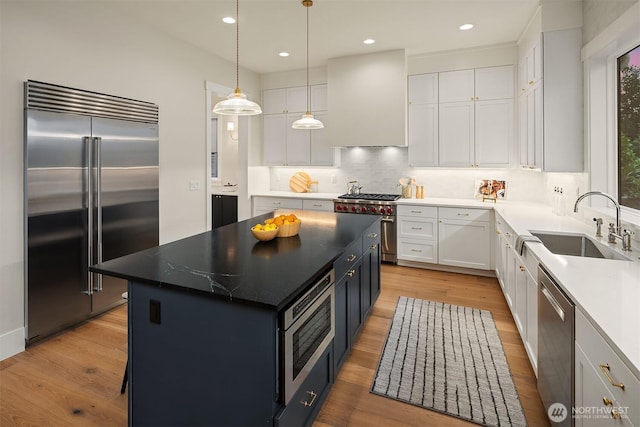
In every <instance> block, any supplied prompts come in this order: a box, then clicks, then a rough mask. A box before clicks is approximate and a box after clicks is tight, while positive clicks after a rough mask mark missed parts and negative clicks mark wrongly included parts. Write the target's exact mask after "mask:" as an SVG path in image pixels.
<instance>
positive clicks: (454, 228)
mask: <svg viewBox="0 0 640 427" xmlns="http://www.w3.org/2000/svg"><path fill="white" fill-rule="evenodd" d="M489 232H490V230H489V223H488V222H481V221H460V220H453V219H443V220H440V223H439V230H438V236H439V241H438V261H439V263H440V264H442V265H451V266H455V267H468V268H475V269H482V270H489V269H490V268H491V246H490V244H491V240H490V239H491V237H490V234H489Z"/></svg>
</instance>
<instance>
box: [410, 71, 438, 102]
mask: <svg viewBox="0 0 640 427" xmlns="http://www.w3.org/2000/svg"><path fill="white" fill-rule="evenodd" d="M407 82H408V85H409V95H408V98H409V105H424V104H437V103H438V73H430V74H417V75H413V76H409V78H408V79H407Z"/></svg>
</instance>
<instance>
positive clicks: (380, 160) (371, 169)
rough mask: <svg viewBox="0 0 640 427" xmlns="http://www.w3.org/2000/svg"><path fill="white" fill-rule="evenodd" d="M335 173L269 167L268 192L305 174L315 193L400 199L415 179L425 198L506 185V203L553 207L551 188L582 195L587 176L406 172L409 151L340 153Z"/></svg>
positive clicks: (500, 171) (373, 149)
mask: <svg viewBox="0 0 640 427" xmlns="http://www.w3.org/2000/svg"><path fill="white" fill-rule="evenodd" d="M339 150H340V157H341V162H340V166H339V167H312V166H297V167H271V168H268V169H269V175H270V190H274V191H289V179H290V178H291V176H292V175H293V174H294V173H295V172H296V171H300V170H302V171H306V172H307V173H309V175H311V177H312V178H313V179H315V180H317V181H318V192H321V193H344V192H346V189H347V182H348V181H352V180H356V181H358V182H359V183H360V185H361V186H362V191H363V192H371V193H392V194H400V192H401V191H400V187H399V185H398V180H399V179H400V178H403V177H413V178H415V179H416V183H417V184H418V185H424V188H425V197H445V198H457V199H466V198H473V195H474V185H475V181H476V180H479V179H499V180H504V181H506V182H507V196H506V200H513V201H531V202H538V203H545V204H551V202H552V199H553V188H554V186H562V187H563V189H564V190H565V194H566V195H567V196H569V197H573V196H574V195H575V193H576V191H577V189H578V188H580V191H583V190H585V191H586V186H587V179H586V174H547V173H541V172H538V171H529V170H523V169H519V168H513V169H484V168H474V169H463V168H461V169H444V168H412V167H409V161H408V153H407V151H408V150H407V148H404V147H367V148H362V147H353V148H340V149H339Z"/></svg>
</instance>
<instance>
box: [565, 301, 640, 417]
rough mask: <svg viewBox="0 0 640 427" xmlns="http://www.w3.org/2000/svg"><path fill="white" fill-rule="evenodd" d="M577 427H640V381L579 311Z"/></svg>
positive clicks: (577, 331) (575, 406) (576, 362)
mask: <svg viewBox="0 0 640 427" xmlns="http://www.w3.org/2000/svg"><path fill="white" fill-rule="evenodd" d="M575 331H576V346H575V353H576V354H575V405H574V408H575V412H576V414H575V425H576V426H577V427H587V426H589V427H590V426H594V427H595V426H598V427H600V426H636V427H638V426H640V400H639V398H638V396H640V379H639V378H638V377H636V376H635V375H634V374H633V372H632V371H631V370H630V369H629V367H627V366H626V364H625V363H624V362H623V361H622V360H621V359H620V357H619V356H618V355H617V354H616V351H615V350H614V349H613V348H612V347H611V346H610V345H609V344H608V342H607V341H606V340H605V338H604V337H603V336H602V335H600V333H599V332H598V331H597V330H596V329H595V328H594V327H593V326H592V325H591V322H590V321H589V320H588V319H587V318H586V316H585V315H584V314H583V313H582V312H581V311H580V309H576V325H575Z"/></svg>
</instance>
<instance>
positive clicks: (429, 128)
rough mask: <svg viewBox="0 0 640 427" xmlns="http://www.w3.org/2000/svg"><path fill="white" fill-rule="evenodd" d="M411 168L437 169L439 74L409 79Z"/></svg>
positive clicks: (416, 76) (414, 76) (422, 75)
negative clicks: (432, 167)
mask: <svg viewBox="0 0 640 427" xmlns="http://www.w3.org/2000/svg"><path fill="white" fill-rule="evenodd" d="M408 85H409V92H408V93H409V117H408V124H409V126H408V133H409V165H410V166H438V73H431V74H418V75H413V76H409V78H408Z"/></svg>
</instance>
